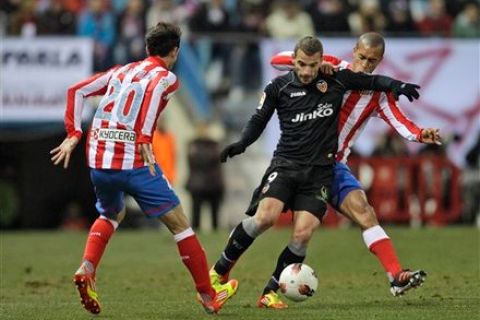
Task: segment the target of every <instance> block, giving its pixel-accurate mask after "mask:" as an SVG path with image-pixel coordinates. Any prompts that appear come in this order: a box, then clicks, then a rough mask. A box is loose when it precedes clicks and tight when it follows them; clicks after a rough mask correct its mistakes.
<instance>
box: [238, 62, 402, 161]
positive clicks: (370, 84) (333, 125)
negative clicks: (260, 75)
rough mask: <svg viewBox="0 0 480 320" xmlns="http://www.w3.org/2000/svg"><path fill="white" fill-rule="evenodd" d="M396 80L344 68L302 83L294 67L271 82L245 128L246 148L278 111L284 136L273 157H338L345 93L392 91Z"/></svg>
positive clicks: (312, 158)
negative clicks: (340, 120)
mask: <svg viewBox="0 0 480 320" xmlns="http://www.w3.org/2000/svg"><path fill="white" fill-rule="evenodd" d="M395 82H397V81H396V80H393V79H391V78H388V77H384V76H376V75H370V74H366V73H355V72H352V71H350V70H347V69H345V70H340V71H338V72H335V73H334V75H333V76H327V75H323V74H319V75H318V76H317V78H316V79H315V80H314V81H313V82H312V83H310V84H307V85H305V84H302V83H301V82H300V81H299V80H298V77H297V76H296V74H295V72H294V71H290V72H289V73H287V74H285V75H282V76H279V77H277V78H275V79H274V80H272V81H271V82H270V83H269V84H268V85H267V86H266V87H265V90H264V93H263V96H262V99H261V101H260V104H259V106H258V107H257V110H256V112H255V114H254V115H253V116H252V117H251V118H250V120H249V122H248V123H247V125H246V127H245V128H244V130H243V132H242V139H241V141H242V143H244V145H245V146H248V145H250V144H251V143H253V142H254V141H255V140H256V139H257V138H258V137H259V136H260V134H261V132H262V131H263V130H264V129H265V126H266V125H267V123H268V121H269V120H270V118H271V117H272V115H273V113H274V111H275V110H276V111H277V114H278V118H279V120H280V131H281V136H280V140H279V142H278V144H277V147H276V150H275V152H274V157H277V158H282V159H286V160H290V161H293V162H295V163H300V164H306V165H324V164H329V163H333V162H334V161H335V153H336V151H337V141H338V138H337V126H338V117H339V113H340V107H341V106H342V102H343V95H344V93H345V92H346V91H348V90H377V91H387V90H390V89H391V88H392V86H393V84H394V83H395Z"/></svg>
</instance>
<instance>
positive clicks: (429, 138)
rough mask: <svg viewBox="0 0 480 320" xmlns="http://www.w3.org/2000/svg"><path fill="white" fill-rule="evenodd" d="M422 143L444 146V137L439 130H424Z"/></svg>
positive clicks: (421, 134)
mask: <svg viewBox="0 0 480 320" xmlns="http://www.w3.org/2000/svg"><path fill="white" fill-rule="evenodd" d="M420 142H422V143H428V144H436V145H438V146H441V145H442V137H441V136H440V132H439V129H436V128H426V129H422V132H421V133H420Z"/></svg>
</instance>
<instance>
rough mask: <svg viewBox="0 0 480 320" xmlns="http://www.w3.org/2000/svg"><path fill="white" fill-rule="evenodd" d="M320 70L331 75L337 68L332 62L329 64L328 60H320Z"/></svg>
mask: <svg viewBox="0 0 480 320" xmlns="http://www.w3.org/2000/svg"><path fill="white" fill-rule="evenodd" d="M319 69H320V72H321V73H323V74H326V75H329V76H331V75H333V72H334V71H336V70H337V69H338V68H337V67H335V66H334V65H333V64H331V63H330V62H325V61H324V62H322V64H321V65H320V68H319Z"/></svg>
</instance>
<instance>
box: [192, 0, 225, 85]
mask: <svg viewBox="0 0 480 320" xmlns="http://www.w3.org/2000/svg"><path fill="white" fill-rule="evenodd" d="M190 29H191V31H192V32H197V33H207V34H209V35H213V36H215V34H217V36H218V34H222V33H225V32H229V31H231V27H230V16H229V14H228V11H227V9H226V7H225V2H224V0H212V1H207V2H204V3H202V4H201V6H200V7H199V8H198V10H197V12H196V13H195V14H194V15H193V17H192V19H191V20H190ZM224 40H225V38H224ZM224 40H223V41H218V39H213V41H212V37H204V38H201V39H197V41H196V49H197V51H198V55H199V60H200V67H201V69H202V70H203V71H205V74H206V75H205V77H206V83H207V87H208V88H209V89H210V90H211V91H220V90H224V89H225V87H228V85H229V76H230V74H229V69H230V68H227V66H228V65H229V63H230V59H229V57H230V48H231V46H230V44H229V43H226V42H225V41H224Z"/></svg>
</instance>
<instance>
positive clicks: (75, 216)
mask: <svg viewBox="0 0 480 320" xmlns="http://www.w3.org/2000/svg"><path fill="white" fill-rule="evenodd" d="M62 216H63V217H62V223H61V224H60V229H62V230H65V231H78V230H84V229H86V228H87V227H88V219H87V217H85V216H84V215H83V212H82V206H81V205H80V204H79V203H78V202H77V201H70V202H69V203H67V205H66V208H65V212H64V213H63V214H62Z"/></svg>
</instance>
